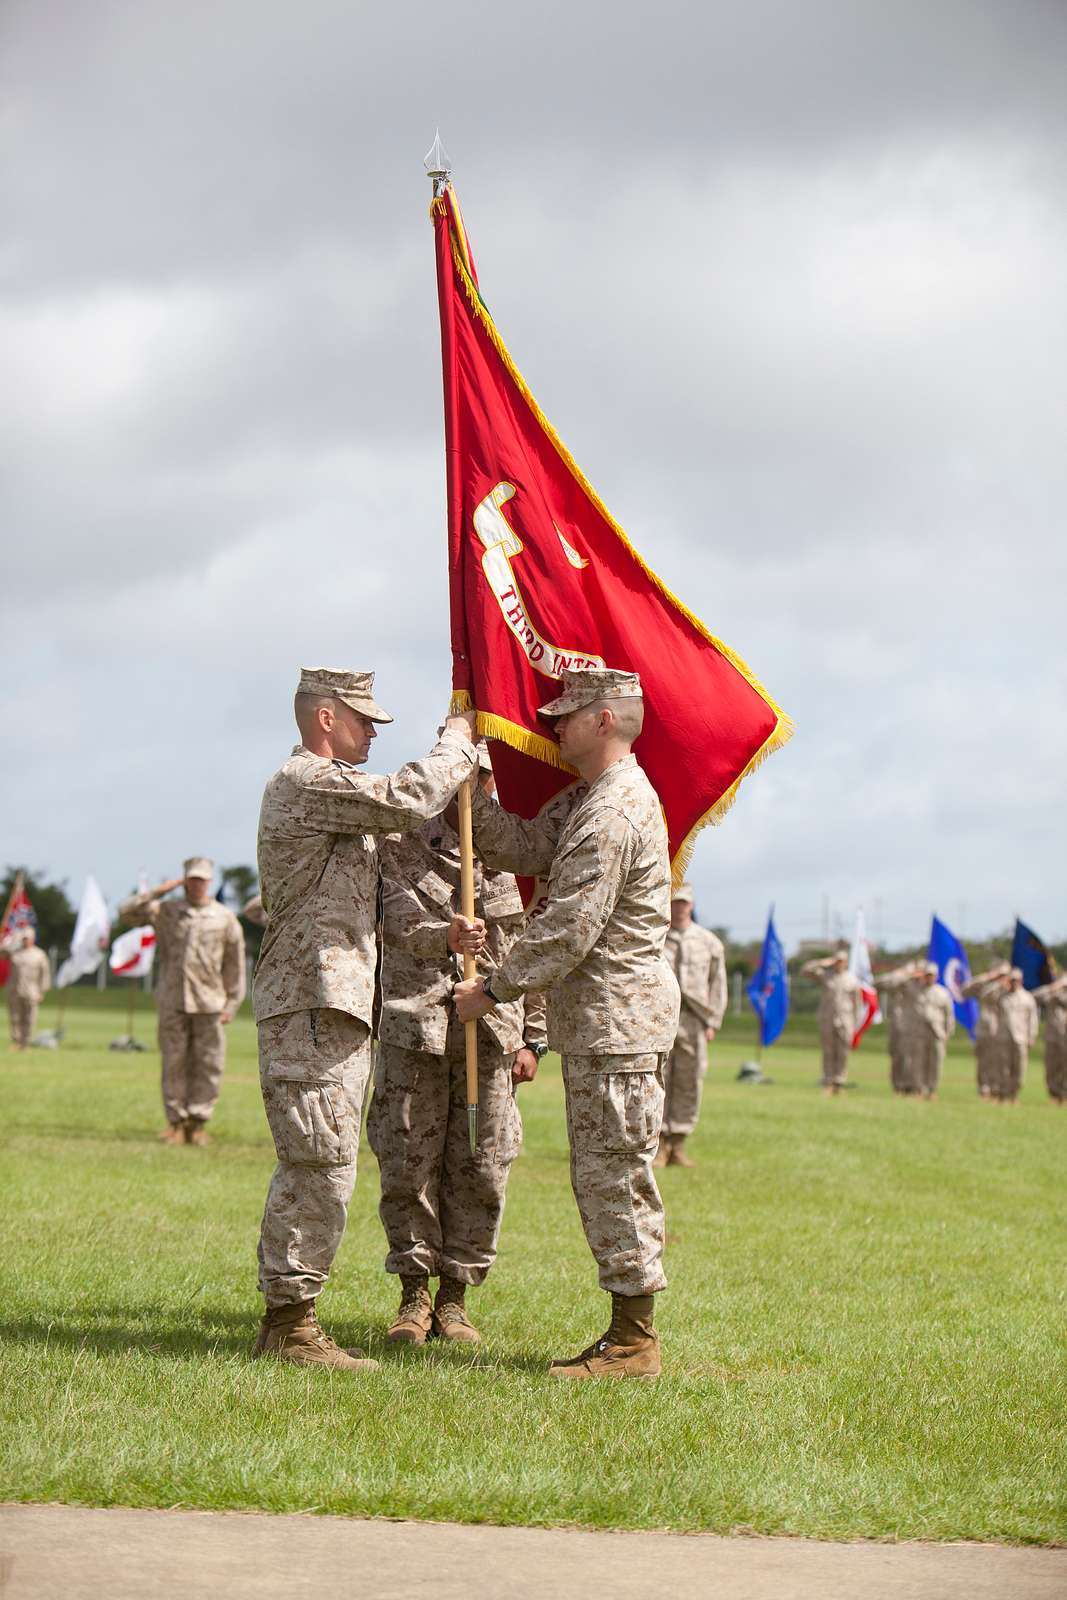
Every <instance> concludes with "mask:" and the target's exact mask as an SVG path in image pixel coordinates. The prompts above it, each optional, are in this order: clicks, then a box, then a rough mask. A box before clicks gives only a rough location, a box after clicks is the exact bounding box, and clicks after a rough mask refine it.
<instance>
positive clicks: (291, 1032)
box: [252, 668, 475, 1369]
mask: <svg viewBox="0 0 1067 1600" xmlns="http://www.w3.org/2000/svg"><path fill="white" fill-rule="evenodd" d="M373 683H374V679H373V674H372V673H369V672H368V673H348V672H338V671H334V670H332V669H328V668H311V669H307V668H305V669H304V671H303V672H302V673H301V676H300V682H299V685H298V688H297V699H296V714H297V723H298V726H299V727H300V731H301V736H302V740H303V742H302V743H301V744H299V745H297V746H296V748H295V749H294V750H293V752H292V754H291V755H290V757H289V759H288V760H287V761H286V762H285V763H284V765H283V766H282V767H281V769H280V770H279V771H278V772H276V773H275V774H274V776H273V777H272V778H271V779H270V781H269V782H268V784H267V787H266V790H265V792H264V795H263V806H262V809H261V812H260V819H259V881H260V888H261V892H262V896H263V902H264V905H265V907H266V911H267V925H266V932H265V934H264V938H263V944H262V948H261V950H260V954H259V960H258V962H257V965H256V972H255V980H254V983H253V993H252V998H253V1009H254V1012H255V1017H256V1024H257V1028H258V1034H259V1072H260V1085H261V1088H262V1092H263V1104H264V1108H265V1110H266V1113H267V1121H268V1123H269V1125H270V1130H271V1135H272V1137H273V1139H274V1145H275V1150H276V1151H277V1156H278V1165H277V1167H276V1168H275V1171H274V1176H273V1177H272V1179H271V1182H270V1188H269V1190H268V1193H267V1201H266V1206H265V1209H264V1212H263V1223H262V1228H261V1231H260V1239H259V1287H260V1290H261V1292H262V1294H263V1296H264V1299H265V1300H266V1303H267V1310H266V1315H265V1316H264V1319H263V1323H262V1326H261V1328H260V1332H259V1338H258V1339H257V1342H256V1353H257V1354H264V1353H266V1354H271V1355H276V1356H279V1357H281V1358H282V1359H285V1360H288V1361H294V1362H297V1363H298V1364H312V1363H316V1364H323V1365H327V1366H331V1367H340V1368H347V1369H352V1368H354V1367H357V1366H366V1365H368V1363H367V1362H366V1360H365V1358H364V1357H363V1356H362V1354H357V1355H355V1356H353V1355H350V1354H348V1353H346V1352H345V1351H343V1350H340V1349H338V1347H337V1345H336V1344H335V1343H334V1342H333V1340H332V1339H330V1338H329V1337H328V1336H327V1335H326V1334H325V1333H324V1331H323V1330H322V1329H321V1327H320V1326H319V1324H318V1321H317V1318H316V1315H315V1301H316V1299H317V1297H318V1295H319V1294H320V1292H321V1291H322V1289H323V1287H324V1285H325V1283H326V1280H327V1277H328V1274H329V1271H330V1267H331V1265H332V1262H333V1259H334V1256H335V1255H336V1253H337V1249H338V1246H339V1245H340V1243H341V1238H342V1236H343V1234H344V1229H345V1222H346V1219H347V1215H348V1203H349V1200H350V1198H351V1195H352V1188H353V1185H354V1183H355V1176H356V1151H357V1148H358V1145H359V1128H360V1118H361V1116H362V1110H363V1102H364V1098H365V1094H366V1089H367V1080H368V1077H369V1074H370V1064H371V1050H370V1035H371V1026H372V1020H373V1008H374V984H375V968H376V965H377V956H378V942H377V905H378V851H377V843H376V838H375V835H378V834H385V833H394V832H398V831H411V830H413V829H416V828H418V827H419V826H420V825H421V824H422V823H424V822H426V821H428V819H429V818H430V817H432V816H436V815H437V813H438V812H440V811H441V810H443V808H444V807H445V806H446V805H447V803H448V801H449V800H450V799H451V798H452V796H453V795H454V794H455V792H456V790H457V789H458V788H459V786H460V784H461V783H463V782H464V781H465V780H466V779H467V778H469V777H470V776H471V774H472V772H473V771H474V769H475V752H474V746H473V744H471V742H470V740H469V738H468V737H467V734H466V731H465V730H466V729H468V728H469V726H470V720H469V719H467V718H450V719H449V721H448V723H447V724H446V727H445V730H444V732H443V734H442V735H441V737H440V739H439V740H438V742H437V744H436V745H435V746H434V748H433V750H432V751H431V752H430V754H429V755H428V756H427V757H426V758H425V760H422V761H415V762H412V763H410V764H409V765H408V766H405V767H401V768H400V770H399V771H398V772H395V773H393V774H392V775H391V776H388V777H377V776H372V775H368V774H365V773H361V772H359V771H357V765H358V764H359V763H361V762H362V761H364V760H365V759H366V756H367V752H368V750H369V747H370V741H371V740H372V739H373V738H374V736H375V735H374V724H375V723H379V722H390V721H391V720H392V718H391V717H390V716H389V715H388V713H387V712H385V711H383V710H382V708H381V707H380V706H379V705H378V704H377V703H376V701H375V700H374V697H373ZM371 1365H373V1363H371Z"/></svg>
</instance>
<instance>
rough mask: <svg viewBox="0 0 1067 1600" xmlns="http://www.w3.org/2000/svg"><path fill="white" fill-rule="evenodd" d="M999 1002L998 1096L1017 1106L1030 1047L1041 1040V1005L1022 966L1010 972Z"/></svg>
mask: <svg viewBox="0 0 1067 1600" xmlns="http://www.w3.org/2000/svg"><path fill="white" fill-rule="evenodd" d="M998 1005H999V1009H1000V1025H999V1037H998V1049H997V1054H998V1057H999V1061H1000V1072H999V1075H998V1082H997V1088H996V1091H995V1094H994V1098H995V1099H997V1100H1000V1101H1001V1102H1002V1103H1003V1104H1005V1105H1014V1104H1015V1102H1016V1101H1017V1100H1018V1098H1019V1091H1020V1089H1021V1088H1022V1086H1023V1079H1024V1078H1025V1076H1026V1064H1027V1061H1028V1060H1029V1057H1030V1047H1031V1045H1033V1044H1036V1043H1037V1030H1038V1015H1037V1004H1036V1002H1035V1000H1034V997H1033V995H1032V994H1030V993H1029V991H1028V990H1026V989H1024V988H1023V975H1022V971H1021V969H1020V968H1019V967H1012V969H1011V971H1010V973H1009V974H1008V987H1007V988H1006V989H1005V990H1003V991H1002V992H1001V996H1000V1000H999V1001H998Z"/></svg>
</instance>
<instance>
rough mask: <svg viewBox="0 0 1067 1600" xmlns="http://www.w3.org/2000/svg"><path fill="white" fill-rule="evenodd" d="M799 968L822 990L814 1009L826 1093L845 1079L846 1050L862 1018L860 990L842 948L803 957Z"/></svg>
mask: <svg viewBox="0 0 1067 1600" xmlns="http://www.w3.org/2000/svg"><path fill="white" fill-rule="evenodd" d="M800 970H801V971H802V972H804V973H806V974H807V975H808V977H811V978H814V979H815V981H816V983H817V984H818V985H819V986H820V988H821V990H822V993H821V994H820V996H819V1012H818V1020H819V1038H820V1041H821V1043H822V1087H823V1090H824V1092H825V1093H826V1094H838V1093H840V1091H841V1090H842V1089H843V1088H844V1086H845V1083H846V1081H847V1079H848V1057H849V1052H850V1051H851V1049H852V1041H853V1039H854V1038H855V1036H856V1030H857V1029H858V1027H859V1025H860V1023H861V1022H862V1021H863V1009H864V1007H863V990H862V989H861V987H860V983H859V980H858V979H857V978H855V977H854V976H853V975H852V973H851V972H849V970H848V952H847V951H846V950H838V951H836V952H835V954H834V955H832V956H823V957H822V958H821V959H819V960H815V961H807V962H805V963H804V966H803V967H801V969H800Z"/></svg>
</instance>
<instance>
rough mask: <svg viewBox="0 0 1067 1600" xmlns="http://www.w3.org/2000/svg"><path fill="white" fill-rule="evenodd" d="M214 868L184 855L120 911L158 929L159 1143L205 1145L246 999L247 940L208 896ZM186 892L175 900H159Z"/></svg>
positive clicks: (203, 858)
mask: <svg viewBox="0 0 1067 1600" xmlns="http://www.w3.org/2000/svg"><path fill="white" fill-rule="evenodd" d="M214 875H215V866H214V863H213V862H212V861H209V860H208V859H207V857H206V856H190V857H189V859H188V861H186V862H185V864H184V866H183V868H182V876H181V877H180V878H168V880H167V881H166V883H161V884H158V885H157V886H156V888H154V889H148V890H146V891H145V893H144V894H135V895H131V896H130V898H129V899H128V900H124V901H123V902H122V905H121V906H120V907H119V911H120V913H121V915H122V916H123V917H125V918H126V919H127V921H130V922H140V921H142V920H144V921H147V922H150V923H151V924H152V926H153V927H154V928H155V930H156V1009H157V1012H158V1016H159V1051H160V1055H161V1056H162V1062H163V1067H162V1086H163V1111H164V1114H165V1115H166V1118H167V1125H166V1127H165V1128H164V1129H163V1131H162V1133H161V1134H160V1136H159V1137H160V1138H161V1139H162V1140H163V1142H164V1143H165V1144H171V1145H180V1144H193V1145H205V1144H207V1142H208V1136H207V1132H206V1128H207V1124H208V1122H209V1121H210V1120H211V1115H212V1112H213V1111H214V1109H215V1105H216V1103H217V1101H218V1098H219V1090H220V1088H221V1087H222V1073H223V1069H224V1067H225V1065H226V1035H225V1032H224V1029H225V1026H226V1024H227V1023H228V1022H231V1021H232V1020H233V1017H234V1015H235V1014H236V1012H237V1009H238V1007H239V1006H240V1004H241V1001H242V1000H243V999H244V996H245V940H244V934H243V933H242V932H241V925H240V923H239V922H238V921H237V918H236V917H235V916H234V914H233V912H232V911H227V909H226V907H225V906H224V905H222V904H220V902H219V901H218V900H216V899H215V898H214V896H213V895H212V893H211V882H212V879H213V878H214ZM178 888H184V891H185V892H184V894H183V895H182V898H181V899H180V900H164V898H163V896H164V895H166V894H169V893H170V891H171V890H172V889H178Z"/></svg>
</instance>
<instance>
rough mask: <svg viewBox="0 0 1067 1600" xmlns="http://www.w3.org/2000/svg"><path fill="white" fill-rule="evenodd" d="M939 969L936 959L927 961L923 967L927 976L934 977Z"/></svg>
mask: <svg viewBox="0 0 1067 1600" xmlns="http://www.w3.org/2000/svg"><path fill="white" fill-rule="evenodd" d="M940 970H941V969H940V967H939V966H938V964H937V962H936V961H927V962H926V963H925V965H924V967H923V971H924V972H925V973H926V975H927V977H928V978H936V977H937V975H938V973H939V972H940Z"/></svg>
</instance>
